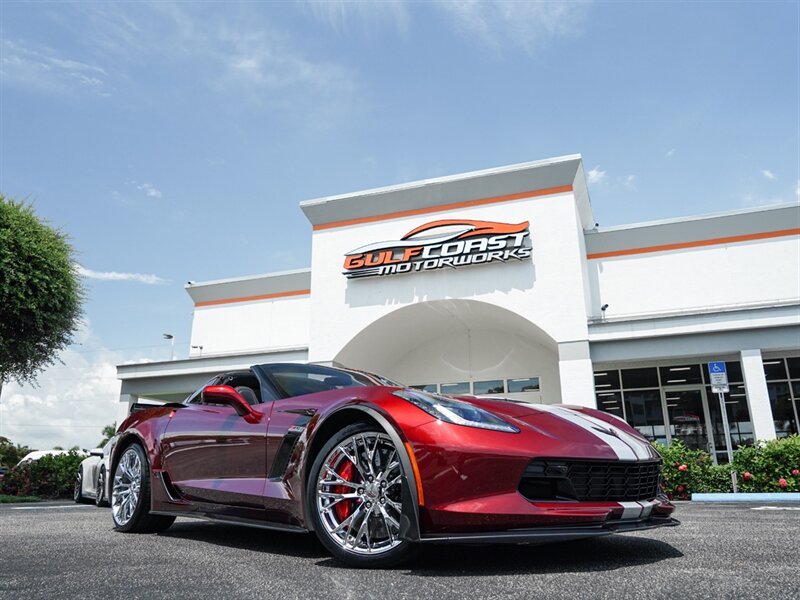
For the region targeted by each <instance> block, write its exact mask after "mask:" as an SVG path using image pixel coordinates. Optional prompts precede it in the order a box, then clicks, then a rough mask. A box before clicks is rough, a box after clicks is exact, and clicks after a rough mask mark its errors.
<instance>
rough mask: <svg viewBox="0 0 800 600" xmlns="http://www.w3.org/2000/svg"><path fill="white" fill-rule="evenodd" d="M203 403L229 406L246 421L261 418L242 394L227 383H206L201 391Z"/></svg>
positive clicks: (254, 420)
mask: <svg viewBox="0 0 800 600" xmlns="http://www.w3.org/2000/svg"><path fill="white" fill-rule="evenodd" d="M202 398H203V403H204V404H223V405H225V406H230V407H231V408H233V409H234V410H235V411H236V414H237V415H239V416H240V417H243V418H244V419H245V420H246V421H250V422H251V423H257V422H258V421H260V420H261V415H260V414H259V413H257V412H256V411H254V410H253V407H252V406H250V405H249V404H248V403H247V400H245V399H244V398H243V397H242V395H241V394H240V393H239V392H237V391H236V390H235V389H233V388H232V387H231V386H229V385H208V386H206V387H205V388H203V393H202Z"/></svg>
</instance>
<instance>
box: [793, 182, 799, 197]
mask: <svg viewBox="0 0 800 600" xmlns="http://www.w3.org/2000/svg"><path fill="white" fill-rule="evenodd" d="M794 195H795V197H796V198H798V199H800V179H798V180H797V183H795V184H794Z"/></svg>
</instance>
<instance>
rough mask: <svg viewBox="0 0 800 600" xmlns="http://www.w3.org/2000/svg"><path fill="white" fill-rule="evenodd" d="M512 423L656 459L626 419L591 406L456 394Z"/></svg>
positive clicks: (630, 456) (621, 454)
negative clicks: (615, 416) (579, 407)
mask: <svg viewBox="0 0 800 600" xmlns="http://www.w3.org/2000/svg"><path fill="white" fill-rule="evenodd" d="M459 400H463V401H465V402H469V403H471V404H474V405H476V406H479V407H481V408H483V409H485V410H488V411H489V412H491V413H493V414H495V415H497V416H498V417H502V418H503V419H506V420H507V421H509V422H511V423H513V424H514V425H516V426H517V427H519V428H520V430H523V431H529V432H535V433H537V434H539V435H542V436H545V437H548V438H551V439H552V440H553V441H554V442H562V443H565V444H568V445H575V444H580V445H586V446H592V447H597V446H604V447H607V448H610V449H611V450H612V451H613V453H614V454H615V455H616V457H617V458H618V459H619V460H657V459H660V455H659V454H658V452H657V451H656V450H655V448H653V446H652V445H651V444H650V442H648V441H647V440H646V439H645V438H644V437H642V436H641V435H640V434H639V433H638V432H637V431H636V430H634V429H632V428H631V427H630V426H629V425H627V423H625V422H624V421H621V420H619V419H616V418H614V417H611V416H609V415H607V414H605V413H601V412H600V411H596V410H593V409H578V408H570V407H568V406H563V405H554V404H530V403H522V402H515V401H512V400H505V399H495V398H492V399H489V398H478V397H471V396H466V397H459Z"/></svg>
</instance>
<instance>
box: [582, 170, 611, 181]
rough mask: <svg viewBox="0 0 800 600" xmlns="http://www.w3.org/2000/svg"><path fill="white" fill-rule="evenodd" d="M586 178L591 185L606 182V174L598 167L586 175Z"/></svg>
mask: <svg viewBox="0 0 800 600" xmlns="http://www.w3.org/2000/svg"><path fill="white" fill-rule="evenodd" d="M586 178H587V180H588V181H589V183H603V182H604V181H605V180H606V172H605V171H602V170H601V169H600V167H599V166H596V167H595V168H593V169H591V170H590V171H589V172H588V173H587V174H586Z"/></svg>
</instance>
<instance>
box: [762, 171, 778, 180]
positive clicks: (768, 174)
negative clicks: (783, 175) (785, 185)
mask: <svg viewBox="0 0 800 600" xmlns="http://www.w3.org/2000/svg"><path fill="white" fill-rule="evenodd" d="M761 174H762V175H763V176H764V177H765V178H766V179H770V180H773V179H775V173H773V172H772V171H770V170H769V169H761Z"/></svg>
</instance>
